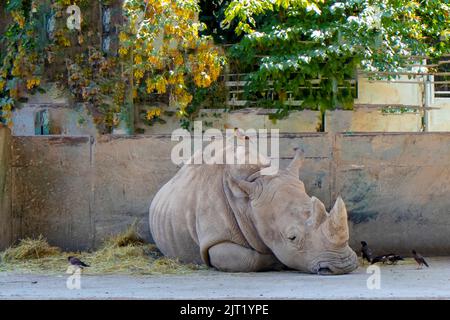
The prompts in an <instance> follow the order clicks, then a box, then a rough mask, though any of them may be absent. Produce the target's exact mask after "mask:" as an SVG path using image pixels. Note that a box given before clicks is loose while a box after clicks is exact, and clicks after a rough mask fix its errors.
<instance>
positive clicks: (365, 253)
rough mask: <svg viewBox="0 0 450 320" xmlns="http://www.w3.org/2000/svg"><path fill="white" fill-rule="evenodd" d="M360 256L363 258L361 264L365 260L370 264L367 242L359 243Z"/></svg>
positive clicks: (370, 251) (370, 252)
mask: <svg viewBox="0 0 450 320" xmlns="http://www.w3.org/2000/svg"><path fill="white" fill-rule="evenodd" d="M361 246H362V247H361V256H362V258H363V262H364V259H366V260H367V261H369V263H370V262H372V250H370V248H369V246H368V245H367V242H365V241H361Z"/></svg>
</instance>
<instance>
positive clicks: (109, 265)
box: [0, 224, 205, 275]
mask: <svg viewBox="0 0 450 320" xmlns="http://www.w3.org/2000/svg"><path fill="white" fill-rule="evenodd" d="M68 256H76V257H78V258H80V259H81V260H82V261H84V262H85V263H87V264H88V265H90V266H91V267H89V268H85V269H84V270H83V273H84V274H150V275H151V274H186V273H191V272H193V271H194V270H199V269H203V268H205V267H204V266H198V265H193V264H182V263H180V262H179V261H178V260H176V259H169V258H166V257H163V256H162V254H161V253H160V252H159V250H158V249H157V248H156V246H155V245H152V244H147V243H145V241H144V240H143V239H142V237H141V236H140V235H139V233H138V232H137V226H136V224H133V225H131V226H130V227H129V228H128V229H127V230H126V231H125V232H123V233H121V234H118V235H115V236H112V237H110V238H108V239H106V240H105V241H104V242H103V244H102V246H101V247H100V248H99V249H98V250H96V251H94V252H62V250H60V249H59V248H57V247H52V246H50V245H49V244H48V242H47V240H46V239H45V238H44V237H43V236H39V237H38V238H37V239H30V238H27V239H23V240H21V241H20V242H19V243H18V245H16V246H14V247H11V248H9V249H7V250H5V251H4V252H3V253H1V254H0V258H1V260H0V271H16V272H38V273H64V272H66V270H67V268H68V261H67V257H68Z"/></svg>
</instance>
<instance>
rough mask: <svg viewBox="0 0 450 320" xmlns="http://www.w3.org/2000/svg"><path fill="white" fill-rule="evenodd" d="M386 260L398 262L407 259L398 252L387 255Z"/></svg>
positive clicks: (392, 262) (389, 262)
mask: <svg viewBox="0 0 450 320" xmlns="http://www.w3.org/2000/svg"><path fill="white" fill-rule="evenodd" d="M386 260H387V263H388V264H397V262H399V261H400V260H405V259H403V257H402V256H400V255H398V254H395V253H390V254H387V255H386Z"/></svg>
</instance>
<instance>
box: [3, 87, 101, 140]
mask: <svg viewBox="0 0 450 320" xmlns="http://www.w3.org/2000/svg"><path fill="white" fill-rule="evenodd" d="M43 87H44V89H45V91H46V92H45V93H36V94H34V95H29V96H27V99H28V101H27V102H26V103H22V104H20V105H19V107H18V108H16V109H14V111H13V119H12V122H13V127H12V133H13V135H15V136H32V135H35V119H36V114H37V113H38V112H39V111H41V110H48V113H49V116H50V119H49V120H50V121H49V123H50V134H53V135H66V136H76V135H96V133H97V130H96V127H95V124H94V122H93V119H92V115H90V114H89V113H88V111H87V109H86V107H85V106H84V105H83V104H75V103H73V102H72V101H70V99H69V98H68V96H69V95H68V93H67V92H65V91H62V90H60V89H58V88H57V86H56V85H55V84H53V83H48V84H45V85H44V86H43Z"/></svg>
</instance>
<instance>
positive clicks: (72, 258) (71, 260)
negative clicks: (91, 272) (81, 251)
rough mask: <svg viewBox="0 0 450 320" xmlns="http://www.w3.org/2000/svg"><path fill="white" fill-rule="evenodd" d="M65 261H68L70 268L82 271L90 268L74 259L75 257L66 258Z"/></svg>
mask: <svg viewBox="0 0 450 320" xmlns="http://www.w3.org/2000/svg"><path fill="white" fill-rule="evenodd" d="M67 260H69V263H70V264H71V265H72V266H75V267H78V268H81V269H83V268H84V267H90V266H89V265H87V264H86V263H84V262H83V261H81V260H80V259H78V258H76V257H72V256H70V257H68V258H67Z"/></svg>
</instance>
